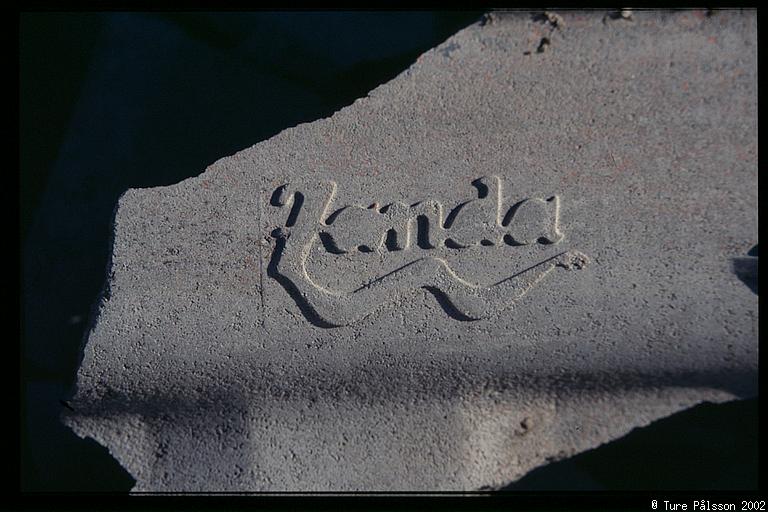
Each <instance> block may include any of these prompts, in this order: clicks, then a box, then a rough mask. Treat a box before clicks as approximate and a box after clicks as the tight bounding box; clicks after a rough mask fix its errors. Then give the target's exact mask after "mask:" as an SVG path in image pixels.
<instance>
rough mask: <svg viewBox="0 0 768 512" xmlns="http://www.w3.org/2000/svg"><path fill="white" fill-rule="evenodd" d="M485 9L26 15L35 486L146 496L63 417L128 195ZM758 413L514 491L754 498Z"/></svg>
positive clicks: (396, 63)
mask: <svg viewBox="0 0 768 512" xmlns="http://www.w3.org/2000/svg"><path fill="white" fill-rule="evenodd" d="M481 14H482V13H481V12H472V11H463V12H439V13H435V12H407V13H402V12H384V13H381V12H333V11H328V12H320V13H317V12H279V13H270V12H253V13H247V14H236V13H218V14H210V13H203V12H175V13H161V12H156V13H117V12H115V13H31V12H30V13H21V15H20V18H19V36H20V39H19V45H20V53H19V58H20V60H19V65H20V77H19V78H20V98H19V105H20V106H19V109H20V164H21V169H20V226H19V229H20V237H21V251H22V252H21V262H22V296H21V304H22V309H21V313H22V318H21V321H22V331H21V340H20V341H21V349H22V354H21V355H22V368H21V372H22V375H21V377H22V390H21V391H22V396H21V398H22V401H21V405H22V411H21V416H20V420H21V434H22V438H21V488H22V490H25V491H81V490H114V491H123V492H124V491H128V490H129V489H130V488H131V486H132V485H133V479H132V478H131V477H130V476H129V475H128V474H127V473H126V472H125V471H124V470H123V469H122V468H121V467H120V465H119V464H118V463H117V462H116V461H115V460H114V459H113V458H112V457H111V456H110V455H109V454H108V453H107V451H106V449H105V448H103V447H101V446H100V445H98V444H97V443H96V442H94V441H93V440H90V439H87V440H82V439H79V438H78V437H76V436H75V435H74V434H73V433H72V432H71V431H69V430H68V429H67V428H65V427H64V426H63V425H61V424H60V423H59V422H58V414H59V412H60V410H61V408H62V407H66V404H65V403H64V402H63V400H65V399H66V397H67V396H68V394H69V392H70V390H71V386H72V384H73V383H74V379H75V374H76V371H77V367H78V364H79V361H78V359H79V353H80V346H81V343H82V342H83V338H84V335H85V333H86V332H87V330H88V328H89V321H90V320H91V309H92V308H93V306H94V305H95V303H96V301H97V299H98V296H99V292H100V289H101V287H102V285H103V283H104V280H105V275H106V266H107V260H108V255H109V250H110V247H109V234H110V222H111V217H112V213H113V209H114V206H115V204H116V202H117V199H118V197H119V196H120V194H121V193H122V192H124V191H125V190H127V189H128V188H136V187H153V186H158V185H168V184H172V183H176V182H178V181H181V180H182V179H184V178H187V177H190V176H194V175H197V174H199V173H201V172H202V171H203V170H204V169H205V168H206V167H207V166H208V165H209V164H211V163H213V162H214V161H215V160H217V159H219V158H221V157H224V156H227V155H230V154H232V153H235V152H236V151H239V150H242V149H244V148H246V147H248V146H251V145H253V144H255V143H257V142H259V141H262V140H265V139H268V138H270V137H271V136H273V135H275V134H277V133H278V132H280V131H281V130H283V129H285V128H289V127H291V126H295V125H296V124H299V123H304V122H311V121H313V120H316V119H319V118H323V117H328V116H330V115H332V114H333V113H334V112H335V111H337V110H339V109H340V108H342V107H344V106H346V105H349V104H351V103H352V102H353V101H354V100H355V99H357V98H359V97H362V96H365V95H366V93H367V92H368V91H370V90H371V89H373V88H374V87H376V86H377V85H379V84H381V83H383V82H385V81H388V80H390V79H392V78H394V77H395V76H397V75H398V74H399V73H400V72H401V71H403V70H404V69H406V68H407V67H408V66H409V65H410V64H412V63H413V62H414V61H415V60H416V58H417V57H418V56H419V55H420V54H421V53H423V52H425V51H426V50H428V49H430V48H432V47H433V46H435V45H437V44H440V43H441V42H443V41H444V40H445V39H447V38H448V37H450V36H451V35H452V34H453V33H455V32H456V31H458V30H460V29H462V28H464V27H465V26H467V25H469V24H471V23H474V22H475V21H477V20H479V19H480V17H481ZM753 286H754V290H755V291H756V285H755V284H753ZM757 410H758V404H757V399H751V400H743V401H738V402H733V403H729V404H723V405H712V404H703V405H701V406H698V407H696V408H694V409H692V410H689V411H685V412H682V413H679V414H677V415H675V416H673V417H671V418H668V419H666V420H662V421H659V422H657V423H655V424H653V425H651V426H650V427H647V428H644V429H637V430H635V431H633V432H632V433H630V434H629V435H628V436H626V437H625V438H623V439H620V440H618V441H615V442H613V443H610V444H608V445H605V446H603V447H600V448H598V449H596V450H592V451H590V452H587V453H584V454H581V455H578V456H576V457H573V458H571V459H568V460H565V461H560V462H555V463H552V464H550V465H548V466H546V467H544V468H541V469H537V470H535V471H533V472H532V473H530V474H529V475H528V476H526V477H525V478H523V479H522V480H521V481H519V482H517V483H515V484H514V485H510V486H509V488H508V489H510V490H514V489H517V490H533V489H558V488H563V489H717V490H720V489H754V488H756V487H757ZM609 420H610V419H609V418H606V421H609Z"/></svg>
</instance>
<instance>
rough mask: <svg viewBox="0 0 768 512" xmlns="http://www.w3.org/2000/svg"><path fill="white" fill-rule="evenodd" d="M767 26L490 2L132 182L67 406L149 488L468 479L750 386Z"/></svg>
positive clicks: (444, 483) (434, 485)
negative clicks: (254, 128)
mask: <svg viewBox="0 0 768 512" xmlns="http://www.w3.org/2000/svg"><path fill="white" fill-rule="evenodd" d="M756 42H757V38H756V15H755V12H754V11H729V10H724V11H715V12H714V13H712V12H708V11H703V10H702V11H686V12H652V11H642V12H632V13H629V15H628V16H615V17H611V16H606V15H605V14H604V13H598V12H575V11H570V12H562V13H556V14H555V13H548V14H545V15H542V14H538V15H533V14H531V13H522V12H516V13H494V14H491V15H489V16H487V17H486V18H485V19H484V20H483V21H482V22H480V23H478V24H476V25H473V26H471V27H469V28H467V29H466V30H463V31H461V32H459V33H458V34H456V35H455V36H454V37H452V38H450V39H449V40H448V41H446V42H445V43H444V44H442V45H440V46H439V47H437V48H435V49H434V50H431V51H429V52H427V53H426V54H424V55H423V56H422V57H420V58H419V59H418V61H417V62H416V63H415V64H414V65H413V66H412V67H411V68H409V69H408V70H407V71H406V72H404V73H403V74H402V75H400V76H399V77H397V78H396V79H394V80H393V81H391V82H389V83H386V84H384V85H382V86H380V87H378V88H377V89H375V90H373V91H372V92H371V93H370V94H369V95H368V97H366V98H362V99H360V100H358V101H357V102H355V104H353V105H351V106H350V107H348V108H345V109H343V110H341V111H339V112H337V113H336V114H335V115H334V116H333V117H331V118H328V119H323V120H319V121H316V122H313V123H309V124H303V125H299V126H297V127H295V128H292V129H289V130H286V131H284V132H282V133H280V134H279V135H277V136H275V137H273V138H272V139H270V140H268V141H266V142H262V143H260V144H257V145H255V146H253V147H251V148H248V149H246V150H244V151H241V152H239V153H237V154H235V155H233V156H231V157H228V158H224V159H222V160H219V161H218V162H216V163H215V164H214V165H212V166H211V167H210V168H208V169H207V170H206V171H205V172H204V173H203V174H201V175H200V176H198V177H196V178H191V179H188V180H185V181H183V182H181V183H179V184H177V185H172V186H169V187H158V188H153V189H138V190H130V191H129V192H127V193H126V194H124V195H123V196H122V197H121V199H120V202H119V206H118V209H117V211H116V213H115V221H114V244H113V253H112V261H111V264H110V269H109V276H108V280H107V285H106V288H105V292H104V296H103V300H102V302H101V305H100V308H99V311H98V315H97V317H96V319H95V321H94V325H93V328H92V330H91V332H90V335H89V338H88V341H87V344H86V345H85V347H84V352H83V362H82V365H81V368H80V371H79V374H78V383H77V390H76V393H75V395H74V397H73V400H72V401H71V402H70V405H71V407H72V408H73V411H67V412H66V413H65V415H64V417H63V418H64V421H65V422H66V424H67V425H68V426H70V427H71V428H72V429H73V430H74V431H75V432H76V433H77V434H78V435H80V436H90V437H93V438H94V439H96V440H97V441H99V442H100V443H102V444H104V445H105V446H107V447H108V449H109V450H110V452H111V453H112V454H113V455H114V456H115V457H116V458H117V459H118V460H119V461H120V462H121V464H123V465H124V466H125V467H126V469H127V470H128V471H129V472H130V473H131V475H133V476H134V478H136V480H137V484H136V487H135V488H134V491H260V490H274V491H280V490H294V491H320V490H334V491H351V490H472V489H479V488H481V487H488V486H491V487H494V486H502V485H505V484H507V483H509V482H511V481H514V480H516V479H518V478H520V477H522V476H523V475H524V474H526V473H527V472H528V471H530V470H531V469H533V468H535V467H537V466H541V465H543V464H546V463H547V462H549V461H552V460H557V459H560V458H564V457H567V456H569V455H572V454H575V453H578V452H581V451H584V450H587V449H589V448H593V447H595V446H598V445H600V444H601V443H604V442H607V441H609V440H611V439H615V438H617V437H620V436H622V435H624V434H626V433H627V432H628V431H629V430H631V429H632V428H634V427H637V426H641V425H646V424H648V423H649V422H651V421H653V420H654V419H656V418H660V417H663V416H666V415H669V414H671V413H673V412H675V411H678V410H681V409H684V408H687V407H690V406H692V405H694V404H696V403H699V402H702V401H707V400H708V401H725V400H729V399H732V398H734V397H746V396H752V395H754V394H755V393H756V390H757V370H758V365H757V318H758V313H757V296H756V295H755V293H754V292H753V291H752V290H751V289H750V288H749V287H748V286H746V285H745V284H744V283H743V282H742V281H741V279H740V277H739V275H737V273H734V267H737V268H741V267H740V265H741V264H740V263H734V261H736V262H738V261H742V260H739V259H738V258H743V257H744V255H745V254H746V253H747V251H748V250H749V249H750V247H752V246H754V245H755V244H756V243H757V200H758V197H757V187H756V185H757V109H756V107H757V75H756V71H757V66H756V50H757V45H756ZM734 258H737V259H736V260H734ZM742 274H743V272H742Z"/></svg>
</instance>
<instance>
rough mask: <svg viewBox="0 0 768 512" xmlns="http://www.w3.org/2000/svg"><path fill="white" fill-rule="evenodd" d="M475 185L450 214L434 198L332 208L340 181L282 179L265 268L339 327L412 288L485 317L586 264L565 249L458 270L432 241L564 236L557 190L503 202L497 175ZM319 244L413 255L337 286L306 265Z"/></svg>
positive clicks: (514, 241) (331, 249) (327, 323)
mask: <svg viewBox="0 0 768 512" xmlns="http://www.w3.org/2000/svg"><path fill="white" fill-rule="evenodd" d="M472 185H473V186H474V187H475V188H476V189H477V197H475V198H473V199H470V200H468V201H465V202H463V203H461V204H459V205H458V206H456V207H455V208H453V209H452V210H451V211H450V212H449V213H448V215H447V216H446V215H445V211H444V209H443V205H442V203H440V202H438V201H435V200H425V201H421V202H417V203H414V204H410V205H409V204H404V203H401V202H394V203H391V204H387V205H384V206H381V207H380V206H379V204H378V203H373V204H371V205H370V206H368V207H364V206H360V205H345V206H342V207H340V208H337V209H335V210H334V208H333V201H334V197H335V195H336V189H337V185H336V183H334V182H332V181H330V182H325V183H322V184H319V185H318V184H307V183H302V184H297V183H290V184H285V185H282V186H280V187H278V188H277V189H276V190H275V191H274V192H273V193H272V197H271V200H270V204H271V205H272V206H275V207H280V208H284V209H285V210H287V212H288V213H287V218H286V222H285V224H284V226H283V227H280V228H277V229H275V230H274V231H273V232H272V234H273V236H274V237H275V238H276V239H277V247H276V248H275V251H274V252H273V255H272V260H271V262H270V264H269V268H268V274H269V275H270V276H271V277H273V278H275V279H276V280H277V281H279V282H280V283H281V284H282V285H283V286H284V287H285V289H286V290H287V291H288V292H289V293H290V294H291V296H292V297H293V298H294V299H295V300H296V302H297V304H298V305H299V307H300V308H301V309H302V312H303V313H304V314H305V316H307V318H308V319H309V320H311V321H313V323H315V324H317V325H320V326H322V327H338V326H343V325H349V324H351V323H354V322H356V321H359V320H361V319H362V318H364V317H366V316H368V315H370V314H371V313H373V312H374V311H375V310H376V309H378V308H379V307H383V306H385V305H388V304H393V303H395V302H396V301H397V300H398V298H399V297H401V296H402V295H403V294H405V293H409V292H410V291H412V290H417V289H419V288H424V289H426V290H427V291H429V292H431V293H432V294H433V295H435V297H436V298H437V300H438V301H439V302H440V304H441V305H442V306H443V309H445V311H446V312H447V313H449V314H450V315H451V316H453V317H454V318H457V319H459V320H465V321H467V320H479V319H483V318H488V317H491V316H493V315H495V314H497V313H499V312H500V311H502V310H504V309H507V308H509V307H511V306H512V305H513V304H514V303H515V302H516V301H517V300H518V299H520V298H521V297H523V295H525V294H526V293H527V292H528V290H530V289H531V288H532V287H533V286H534V285H535V284H537V283H538V282H539V281H541V280H542V279H543V278H544V277H545V276H546V275H547V274H549V273H550V272H551V271H553V270H554V269H556V268H558V267H560V268H565V269H580V268H583V267H584V266H585V265H586V264H587V262H588V258H587V257H586V256H585V255H584V254H582V253H580V252H578V251H575V250H571V251H565V252H560V253H559V254H556V255H554V256H551V257H548V258H547V259H545V260H544V261H541V262H539V263H537V264H535V265H533V266H530V267H528V268H526V269H523V270H519V271H517V272H511V275H510V276H509V277H506V278H504V279H502V280H500V281H498V282H495V283H493V284H490V285H479V284H475V283H471V282H469V281H468V280H466V279H465V278H463V277H461V276H460V275H458V274H457V273H456V271H454V270H453V269H452V268H451V267H450V266H449V263H448V261H447V259H446V258H444V257H442V256H441V254H443V253H442V252H441V251H439V250H435V249H439V248H447V249H448V250H459V251H462V250H467V249H469V248H473V247H475V248H477V247H491V246H501V245H506V246H510V247H521V246H531V245H533V244H542V245H554V244H557V243H559V242H560V241H561V240H562V239H563V234H562V233H561V232H560V231H559V227H558V216H559V206H560V205H559V201H560V200H559V198H558V196H552V197H549V198H547V199H538V198H529V199H524V200H522V201H520V202H518V203H516V204H514V205H512V206H511V207H510V208H509V209H508V210H507V211H504V210H503V208H502V200H503V198H502V183H501V179H500V178H499V177H496V176H492V177H483V178H479V179H477V180H475V181H473V182H472ZM318 245H320V246H322V247H323V248H324V249H325V251H326V253H327V254H330V255H331V256H336V257H342V255H343V257H357V256H361V257H362V256H365V253H377V254H383V253H390V254H393V253H398V252H399V251H403V253H402V254H404V255H409V256H410V255H412V257H407V258H406V260H404V261H403V263H402V264H400V265H399V266H396V267H395V268H393V269H391V270H388V271H386V272H384V273H381V274H380V275H377V276H375V277H374V278H372V279H371V280H369V281H368V282H366V283H365V284H364V285H362V286H360V287H358V288H356V289H354V290H352V291H346V292H344V291H339V290H334V289H330V288H328V287H325V286H322V285H321V284H319V283H318V282H316V280H314V279H313V278H312V276H311V275H310V273H309V272H308V271H307V260H308V258H309V256H310V254H311V253H312V251H313V250H315V249H316V248H317V246H318Z"/></svg>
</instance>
